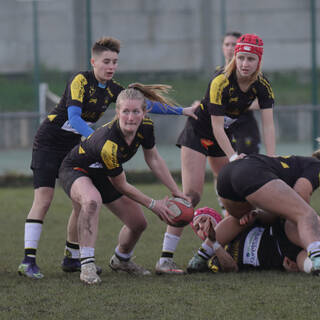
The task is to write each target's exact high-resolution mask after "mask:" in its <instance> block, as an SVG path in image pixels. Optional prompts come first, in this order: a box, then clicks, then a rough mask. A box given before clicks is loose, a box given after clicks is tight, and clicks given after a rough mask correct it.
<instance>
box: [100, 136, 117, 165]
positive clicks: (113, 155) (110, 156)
mask: <svg viewBox="0 0 320 320" xmlns="http://www.w3.org/2000/svg"><path fill="white" fill-rule="evenodd" d="M117 152H118V145H117V144H116V143H115V142H113V141H111V140H107V142H106V143H105V144H104V145H103V147H102V150H101V158H102V160H103V162H104V163H105V165H106V167H107V168H108V169H110V170H112V169H115V168H118V167H119V162H118V158H117Z"/></svg>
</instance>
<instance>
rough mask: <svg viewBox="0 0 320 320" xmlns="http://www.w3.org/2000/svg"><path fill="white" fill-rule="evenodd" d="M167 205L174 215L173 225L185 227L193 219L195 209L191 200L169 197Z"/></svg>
mask: <svg viewBox="0 0 320 320" xmlns="http://www.w3.org/2000/svg"><path fill="white" fill-rule="evenodd" d="M167 207H168V208H169V209H170V211H171V212H172V215H173V216H174V218H172V220H173V222H174V223H173V224H170V225H171V226H173V227H184V226H186V225H187V224H189V223H190V222H191V221H192V219H193V213H194V210H193V207H192V204H191V203H190V202H188V201H186V200H184V199H182V198H169V200H168V203H167Z"/></svg>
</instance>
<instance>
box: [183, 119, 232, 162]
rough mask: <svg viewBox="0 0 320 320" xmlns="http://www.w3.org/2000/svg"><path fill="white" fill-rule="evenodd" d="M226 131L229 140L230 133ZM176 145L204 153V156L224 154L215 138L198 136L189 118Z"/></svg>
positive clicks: (222, 155)
mask: <svg viewBox="0 0 320 320" xmlns="http://www.w3.org/2000/svg"><path fill="white" fill-rule="evenodd" d="M226 133H227V135H228V137H229V139H230V141H231V135H229V134H228V132H226ZM177 146H178V147H179V148H180V147H181V146H184V147H188V148H190V149H192V150H195V151H198V152H200V153H202V154H204V155H205V156H206V157H225V156H226V155H225V153H224V151H223V150H222V149H221V148H220V146H219V144H218V142H217V141H216V139H207V138H202V137H201V136H199V135H198V134H197V132H196V130H195V128H194V127H193V125H192V123H191V122H190V121H189V120H187V122H186V125H185V127H184V129H183V130H182V132H181V134H180V136H179V138H178V141H177Z"/></svg>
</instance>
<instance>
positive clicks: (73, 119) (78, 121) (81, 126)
mask: <svg viewBox="0 0 320 320" xmlns="http://www.w3.org/2000/svg"><path fill="white" fill-rule="evenodd" d="M81 113H82V109H81V108H80V107H76V106H70V107H68V119H69V122H70V124H71V126H72V128H73V129H76V130H77V131H78V132H79V133H80V134H81V135H83V136H84V137H89V136H90V134H91V133H92V132H93V131H94V130H93V129H92V128H90V127H89V126H88V124H87V123H86V122H85V121H84V120H83V119H82V118H81Z"/></svg>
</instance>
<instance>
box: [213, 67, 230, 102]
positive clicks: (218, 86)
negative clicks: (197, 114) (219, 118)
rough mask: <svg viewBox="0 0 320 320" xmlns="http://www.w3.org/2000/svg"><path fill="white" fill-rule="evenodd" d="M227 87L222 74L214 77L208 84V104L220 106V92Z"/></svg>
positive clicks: (227, 83) (225, 79)
mask: <svg viewBox="0 0 320 320" xmlns="http://www.w3.org/2000/svg"><path fill="white" fill-rule="evenodd" d="M228 85H229V80H228V79H227V78H226V76H225V75H224V74H223V73H222V74H219V75H218V76H217V77H215V78H214V79H213V80H212V81H211V84H210V103H214V104H218V105H221V104H222V91H223V89H224V88H225V87H227V86H228Z"/></svg>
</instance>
